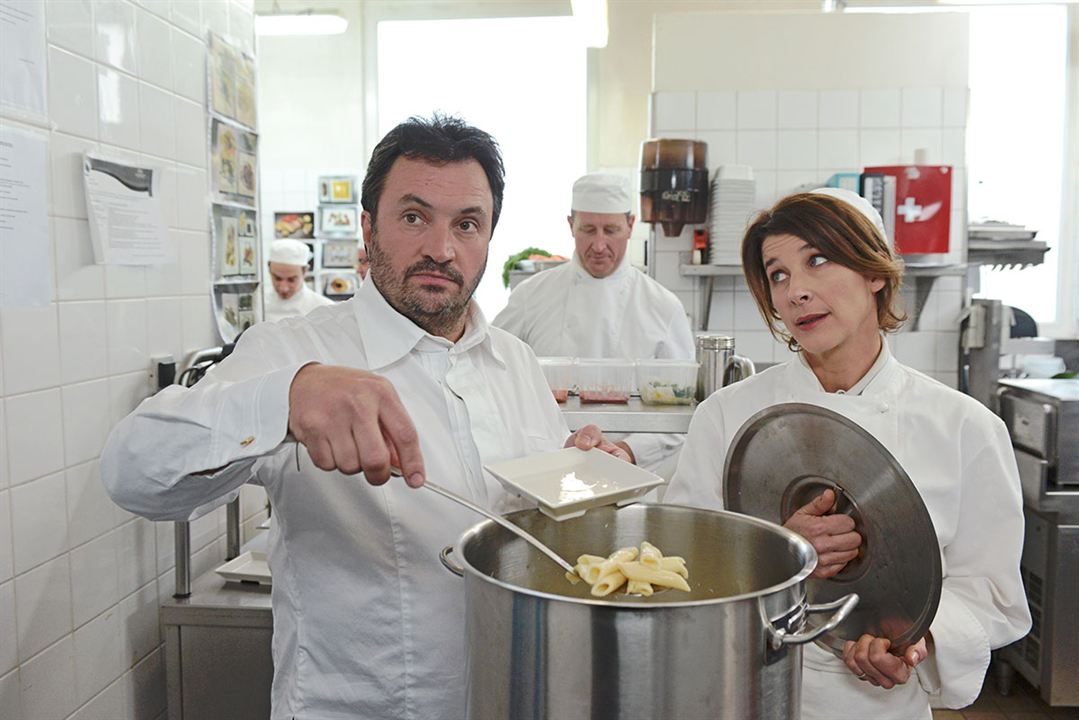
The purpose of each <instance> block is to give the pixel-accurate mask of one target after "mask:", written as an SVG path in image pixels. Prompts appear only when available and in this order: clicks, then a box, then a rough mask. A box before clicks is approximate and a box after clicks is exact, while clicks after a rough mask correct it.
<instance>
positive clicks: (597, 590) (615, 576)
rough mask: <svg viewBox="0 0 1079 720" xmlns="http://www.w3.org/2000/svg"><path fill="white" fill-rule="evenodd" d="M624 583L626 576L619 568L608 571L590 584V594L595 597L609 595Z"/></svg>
mask: <svg viewBox="0 0 1079 720" xmlns="http://www.w3.org/2000/svg"><path fill="white" fill-rule="evenodd" d="M625 584H626V576H625V575H623V574H622V573H621V571H619V570H615V571H614V572H612V573H608V574H607V575H604V576H603V577H601V578H600V579H599V581H598V582H597V583H596V584H595V585H593V586H592V594H593V595H595V596H596V597H604V596H606V595H610V594H611V593H613V592H614V591H615V590H617V589H618V588H620V587H622V586H623V585H625Z"/></svg>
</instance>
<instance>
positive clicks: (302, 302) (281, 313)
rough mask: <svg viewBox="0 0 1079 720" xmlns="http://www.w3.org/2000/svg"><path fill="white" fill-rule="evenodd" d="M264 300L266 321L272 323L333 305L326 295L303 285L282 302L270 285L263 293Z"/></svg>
mask: <svg viewBox="0 0 1079 720" xmlns="http://www.w3.org/2000/svg"><path fill="white" fill-rule="evenodd" d="M262 298H263V310H264V311H265V312H264V314H265V316H266V320H268V321H271V322H272V321H274V320H281V319H282V318H287V317H296V316H297V315H306V314H307V313H309V312H311V311H312V310H314V309H315V308H317V307H322V306H323V305H333V300H331V299H329V298H328V297H326V296H325V295H320V294H319V293H317V292H315V291H314V290H312V289H311V288H309V287H307V285H303V286H302V287H301V288H300V289H299V290H297V291H296V292H295V293H293V295H292V297H290V298H289V299H288V300H282V299H281V296H280V295H278V294H277V291H276V290H274V289H273V285H269V284H268V285H267V287H266V290H265V291H264V292H263V293H262Z"/></svg>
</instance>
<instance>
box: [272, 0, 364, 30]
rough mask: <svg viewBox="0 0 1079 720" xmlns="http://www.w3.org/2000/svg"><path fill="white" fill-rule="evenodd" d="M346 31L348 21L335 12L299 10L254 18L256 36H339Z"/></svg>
mask: <svg viewBox="0 0 1079 720" xmlns="http://www.w3.org/2000/svg"><path fill="white" fill-rule="evenodd" d="M275 6H276V4H275ZM346 29H348V20H347V19H346V18H343V17H341V16H340V15H338V14H337V13H335V12H315V11H314V10H301V11H299V12H291V13H289V12H286V13H282V12H272V13H269V14H267V15H256V16H255V34H256V35H340V34H341V33H343V32H344V31H345V30H346Z"/></svg>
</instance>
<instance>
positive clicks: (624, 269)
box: [570, 250, 631, 283]
mask: <svg viewBox="0 0 1079 720" xmlns="http://www.w3.org/2000/svg"><path fill="white" fill-rule="evenodd" d="M570 262H572V263H573V271H574V274H575V275H576V278H577V281H578V282H581V281H583V282H586V283H588V282H592V283H602V282H607V281H608V280H611V281H613V280H617V279H621V278H623V277H625V276H626V274H627V273H628V272H629V270H630V267H631V266H630V263H629V253H628V252H627V253H626V254H625V255H623V256H622V262H620V263H618V267H617V268H615V270H614V272H613V273H611V274H610V275H608V276H607V277H603V278H598V277H593V276H592V274H591V273H589V272H588V270H586V269H585V267H584V265H583V264H582V263H581V258H580V256H579V255H577V251H576V250H575V251H574V252H573V258H572V260H571V261H570Z"/></svg>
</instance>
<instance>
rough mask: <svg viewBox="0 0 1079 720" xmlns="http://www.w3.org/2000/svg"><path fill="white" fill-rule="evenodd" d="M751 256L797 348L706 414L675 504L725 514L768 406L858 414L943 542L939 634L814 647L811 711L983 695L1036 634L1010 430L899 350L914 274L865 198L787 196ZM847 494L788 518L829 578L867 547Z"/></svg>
mask: <svg viewBox="0 0 1079 720" xmlns="http://www.w3.org/2000/svg"><path fill="white" fill-rule="evenodd" d="M742 264H743V267H744V269H745V274H746V281H747V283H748V285H749V287H750V290H751V291H752V292H753V296H754V298H755V299H756V301H757V305H758V307H759V308H760V311H761V313H762V315H764V316H765V317H766V318H767V320H768V325H769V328H770V329H771V330H772V332H773V334H775V335H776V337H778V338H781V339H785V340H787V341H788V344H789V345H790V347H791V349H792V350H796V351H798V356H797V357H796V358H795V359H793V360H791V361H789V362H787V363H785V364H782V365H777V366H775V367H773V368H769V369H768V370H765V371H764V372H762V373H760V374H758V375H754V376H752V377H750V378H748V379H746V380H742V381H741V382H738V383H735V384H733V385H730V386H728V387H725V388H723V389H722V390H720V391H718V392H716V393H715V394H714V395H712V396H711V397H709V398H708V399H707V400H705V401H704V402H703V403H702V404H701V405H700V406H699V407H698V409H697V412H696V413H695V414H694V416H693V421H692V423H691V425H690V429H689V435H688V437H687V439H686V444H685V447H684V448H683V450H682V454H681V458H680V460H679V464H678V470H677V472H676V474H675V477H674V478H673V480H672V481H671V485H670V487H669V489H668V491H667V495H666V496H665V498H664V501H665V502H671V503H680V504H687V505H697V506H702V507H710V508H719V507H721V506H722V498H723V488H722V487H721V485H722V477H723V464H724V460H725V458H726V454H727V452H728V450H729V448H730V444H731V441H732V439H733V438H734V435H735V433H737V431H738V429H739V428H741V427H742V425H743V424H744V423H745V422H746V420H748V419H749V418H750V416H752V415H753V414H754V413H756V412H757V411H759V410H761V409H763V408H765V407H768V406H770V405H774V404H776V403H784V402H802V403H813V404H815V405H820V406H823V407H826V408H829V409H831V410H834V411H836V412H839V413H841V414H843V415H844V416H846V417H848V418H850V419H851V420H853V421H854V422H856V423H857V424H858V425H860V426H861V427H862V428H864V429H865V430H867V431H868V432H869V433H871V434H872V435H873V436H874V437H875V438H876V439H877V440H879V441H880V442H881V443H882V444H883V445H884V447H886V448H887V449H888V450H889V452H891V453H892V455H893V456H894V457H895V458H896V460H898V461H899V463H900V465H902V467H903V469H904V470H905V471H906V472H907V474H908V475H909V476H910V479H911V480H912V481H913V483H914V486H915V487H916V488H917V489H918V492H919V493H920V495H921V497H922V500H923V501H924V502H925V504H926V507H927V508H928V510H929V514H930V516H931V518H932V520H933V526H934V528H935V529H936V534H937V540H938V542H939V545H940V548H941V554H942V567H943V570H944V582H943V589H942V592H941V598H940V606H939V608H938V609H937V614H936V618H935V619H934V620H933V622H932V625H931V626H930V630H929V633H928V634H927V635H926V637H925V638H923V639H922V640H921V641H919V642H918V643H916V644H915V645H913V646H911V648H910V649H908V650H907V652H906V653H905V655H904V656H903V657H902V658H900V657H897V656H896V655H893V654H891V653H889V652H888V649H889V648H888V641H887V640H886V639H884V638H873V637H871V636H869V635H865V636H863V637H862V638H860V639H859V640H858V641H857V642H848V643H847V647H846V652H845V654H844V659H842V660H841V659H839V658H838V657H836V656H834V655H832V654H830V653H828V652H825V651H824V650H821V649H820V648H818V647H817V646H816V645H812V644H811V645H807V646H805V651H804V656H803V670H804V672H803V683H802V718H803V720H842V719H843V718H851V719H852V720H865V719H866V718H873V719H874V720H912V719H914V718H919V719H921V718H924V719H925V720H929V718H930V717H931V713H930V703H932V704H933V705H934V706H938V707H939V706H943V707H953V708H957V707H963V706H966V705H968V704H970V703H971V702H973V700H974V699H975V698H976V697H977V696H978V693H979V691H980V689H981V686H982V681H983V678H984V677H985V671H986V668H987V667H988V665H989V652H990V650H991V649H992V648H997V647H1001V646H1002V645H1006V644H1008V643H1010V642H1013V641H1015V640H1017V639H1019V638H1020V637H1022V636H1023V635H1025V634H1026V633H1027V631H1028V630H1029V629H1030V613H1029V610H1028V608H1027V602H1026V597H1025V595H1024V593H1023V586H1022V581H1021V579H1020V576H1019V557H1020V553H1021V549H1022V544H1023V511H1022V497H1021V493H1020V487H1019V474H1018V470H1017V468H1016V463H1015V457H1014V455H1013V454H1012V448H1011V442H1010V441H1009V439H1008V433H1007V431H1006V429H1005V427H1004V423H1003V422H1001V420H1000V419H999V418H997V417H996V416H995V415H993V414H992V413H991V412H989V410H988V409H986V408H985V407H984V406H982V405H981V404H979V403H978V402H977V401H975V400H974V399H973V398H971V397H969V396H967V395H964V394H962V393H960V392H958V391H956V390H953V389H951V388H948V387H946V386H945V385H943V384H941V383H939V382H937V381H936V380H933V379H931V378H929V377H927V376H925V375H923V374H921V373H919V372H917V371H916V370H913V369H911V368H908V367H906V366H904V365H901V364H900V363H899V362H898V361H897V360H896V359H895V358H894V357H893V356H892V354H891V353H890V352H889V350H888V345H887V343H886V342H884V338H883V333H886V332H890V331H894V330H896V329H898V328H899V326H900V324H901V322H902V320H903V319H904V318H903V314H902V312H901V311H899V310H897V309H896V308H895V306H894V305H893V303H894V302H895V300H896V296H897V294H898V289H899V284H900V280H901V277H902V269H901V265H900V264H899V263H898V262H897V261H896V260H895V258H894V257H893V256H892V254H891V250H890V249H889V247H888V243H887V240H886V239H885V237H884V232H883V223H881V222H880V216H879V215H878V214H877V212H876V211H875V210H874V209H873V208H872V206H870V205H869V203H868V202H866V201H865V200H864V199H862V198H861V197H859V196H857V195H855V194H854V193H851V192H849V191H845V190H836V189H831V188H829V189H822V190H818V191H814V192H813V193H805V194H799V195H792V196H790V197H787V198H785V199H783V200H781V201H780V202H779V203H778V204H777V205H776V206H775V207H774V208H772V209H771V210H768V211H765V212H763V213H761V214H760V215H759V216H758V217H757V219H756V220H755V221H754V223H753V224H752V225H751V226H750V227H749V229H748V230H747V232H746V235H745V239H744V241H743V244H742ZM780 323H782V324H780ZM834 501H835V497H834V493H833V492H832V491H831V490H828V491H826V492H824V493H823V494H822V495H821V496H820V497H818V498H816V499H815V500H814V501H813V502H811V503H809V504H808V505H806V506H805V507H804V508H802V509H800V510H799V511H798V512H796V513H795V514H794V515H793V516H792V517H791V518H790V519H789V520H788V521H787V523H786V525H787V527H789V528H791V529H793V530H795V531H797V532H799V533H801V534H802V535H804V536H805V537H806V538H807V539H808V540H809V541H810V542H812V543H813V545H814V547H815V548H816V549H817V552H818V553H819V555H820V564H819V565H818V567H817V570H816V571H815V573H814V575H815V576H817V577H826V578H827V577H832V576H834V575H835V574H836V573H837V572H839V571H840V570H841V569H842V568H843V566H844V565H845V564H846V563H847V562H849V561H850V560H851V559H853V558H854V557H855V556H856V555H857V548H858V546H859V545H860V543H861V538H860V537H859V535H858V533H856V532H854V521H853V520H852V519H851V518H850V517H849V516H847V515H843V514H828V512H829V510H830V509H831V507H832V505H833V504H834ZM881 541H884V542H894V543H902V542H903V538H902V537H896V538H883V539H882V538H878V539H877V542H881Z"/></svg>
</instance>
